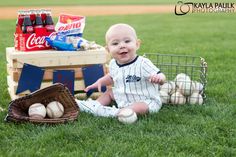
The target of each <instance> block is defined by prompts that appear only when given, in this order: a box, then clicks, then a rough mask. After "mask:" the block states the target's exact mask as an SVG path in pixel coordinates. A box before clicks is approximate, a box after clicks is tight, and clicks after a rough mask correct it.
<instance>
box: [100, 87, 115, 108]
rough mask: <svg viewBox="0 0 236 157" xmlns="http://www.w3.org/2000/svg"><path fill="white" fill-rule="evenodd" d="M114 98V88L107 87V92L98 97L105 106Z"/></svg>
mask: <svg viewBox="0 0 236 157" xmlns="http://www.w3.org/2000/svg"><path fill="white" fill-rule="evenodd" d="M113 100H114V96H113V93H112V89H110V88H109V89H107V90H106V92H105V93H103V94H102V95H101V96H100V97H98V99H97V101H98V102H100V104H102V105H104V106H108V105H110V104H111V102H112V101H113Z"/></svg>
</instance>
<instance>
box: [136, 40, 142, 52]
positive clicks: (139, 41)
mask: <svg viewBox="0 0 236 157" xmlns="http://www.w3.org/2000/svg"><path fill="white" fill-rule="evenodd" d="M140 45H141V40H140V39H137V41H136V46H137V50H138V49H139V47H140Z"/></svg>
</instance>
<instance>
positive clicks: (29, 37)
mask: <svg viewBox="0 0 236 157" xmlns="http://www.w3.org/2000/svg"><path fill="white" fill-rule="evenodd" d="M54 33H55V32H48V31H47V29H46V28H45V27H42V28H35V29H34V33H25V34H24V33H22V30H21V28H20V27H17V28H16V32H15V34H14V42H15V44H14V46H15V49H16V50H18V51H35V50H48V49H52V47H51V46H50V45H49V44H48V43H47V42H46V40H45V37H46V36H52V35H53V34H54Z"/></svg>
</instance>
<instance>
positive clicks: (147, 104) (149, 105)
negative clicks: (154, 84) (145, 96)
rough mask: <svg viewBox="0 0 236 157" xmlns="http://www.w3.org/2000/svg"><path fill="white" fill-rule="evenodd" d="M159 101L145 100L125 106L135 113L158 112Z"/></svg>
mask: <svg viewBox="0 0 236 157" xmlns="http://www.w3.org/2000/svg"><path fill="white" fill-rule="evenodd" d="M161 106H162V104H161V102H160V101H154V100H145V101H143V102H135V103H132V104H131V105H129V106H127V107H128V108H131V109H132V110H133V111H134V112H136V114H139V115H143V114H146V113H148V112H149V113H154V112H158V111H159V110H160V109H161Z"/></svg>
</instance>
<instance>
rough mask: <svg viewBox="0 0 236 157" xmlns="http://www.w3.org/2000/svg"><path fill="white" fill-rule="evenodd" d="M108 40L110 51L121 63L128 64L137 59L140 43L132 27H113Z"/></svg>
mask: <svg viewBox="0 0 236 157" xmlns="http://www.w3.org/2000/svg"><path fill="white" fill-rule="evenodd" d="M106 40H107V49H108V51H109V52H110V53H111V55H112V57H113V58H114V59H115V60H116V61H117V62H118V63H119V64H126V63H129V62H131V61H132V60H134V59H135V57H136V51H137V50H138V48H139V45H140V43H139V41H138V40H137V37H136V34H135V32H133V30H131V29H130V28H128V27H116V28H113V29H112V30H111V31H110V32H109V33H108V34H107V37H106Z"/></svg>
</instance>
